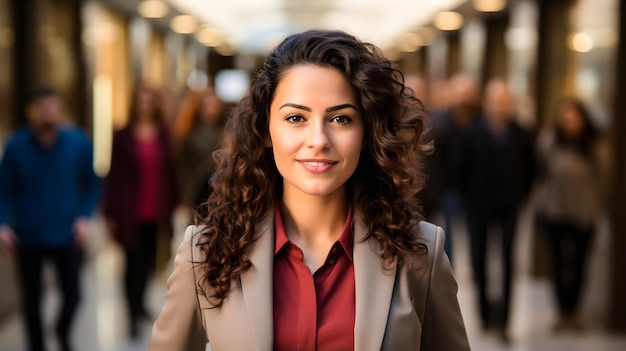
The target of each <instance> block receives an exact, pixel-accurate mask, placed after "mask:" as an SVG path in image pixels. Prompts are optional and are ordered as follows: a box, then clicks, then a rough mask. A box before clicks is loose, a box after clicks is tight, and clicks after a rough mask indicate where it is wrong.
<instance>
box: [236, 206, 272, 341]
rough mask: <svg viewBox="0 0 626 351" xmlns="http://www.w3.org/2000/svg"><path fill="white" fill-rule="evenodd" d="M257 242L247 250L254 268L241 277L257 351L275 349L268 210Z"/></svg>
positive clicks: (261, 224)
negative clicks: (273, 347)
mask: <svg viewBox="0 0 626 351" xmlns="http://www.w3.org/2000/svg"><path fill="white" fill-rule="evenodd" d="M255 239H256V241H254V242H253V243H252V244H251V245H250V247H249V248H248V258H249V259H250V262H251V263H252V267H250V269H248V270H246V271H245V272H243V273H242V274H241V289H242V292H243V297H244V300H245V303H246V310H247V311H248V320H249V321H250V328H251V330H252V338H253V340H254V343H255V346H256V347H255V349H256V350H267V351H269V350H272V345H273V341H274V323H273V316H274V310H273V303H272V301H273V284H272V279H273V272H274V216H273V211H269V212H268V213H267V214H266V216H265V217H264V218H263V220H261V222H260V223H259V224H258V225H257V229H256V233H255Z"/></svg>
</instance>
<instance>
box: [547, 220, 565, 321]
mask: <svg viewBox="0 0 626 351" xmlns="http://www.w3.org/2000/svg"><path fill="white" fill-rule="evenodd" d="M544 228H545V232H546V235H547V237H548V243H549V249H550V263H551V266H552V279H553V288H554V293H555V297H556V302H557V304H558V310H559V317H558V320H557V322H556V323H555V325H554V327H553V329H554V330H555V331H558V330H561V329H563V328H565V327H566V324H567V321H566V320H565V319H566V317H565V315H566V314H567V293H568V292H567V290H568V284H567V262H566V261H567V253H566V252H565V251H566V250H564V249H566V246H567V244H566V242H567V236H568V234H567V228H566V227H565V226H564V225H563V224H562V223H558V222H551V221H546V222H545V223H544Z"/></svg>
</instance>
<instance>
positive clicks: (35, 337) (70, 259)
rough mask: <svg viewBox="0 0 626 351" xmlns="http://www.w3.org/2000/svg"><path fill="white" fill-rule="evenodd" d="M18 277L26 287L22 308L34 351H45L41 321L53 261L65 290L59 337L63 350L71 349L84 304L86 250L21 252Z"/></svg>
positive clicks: (60, 286) (71, 248)
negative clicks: (47, 265) (45, 277)
mask: <svg viewBox="0 0 626 351" xmlns="http://www.w3.org/2000/svg"><path fill="white" fill-rule="evenodd" d="M17 258H18V264H17V268H18V277H19V280H20V283H21V287H22V307H23V311H24V320H25V322H26V335H27V337H28V341H29V342H28V344H29V347H30V350H33V351H40V350H45V349H46V345H45V336H44V333H43V322H42V318H41V298H42V292H43V289H42V268H43V264H44V262H45V261H52V263H53V264H54V267H55V270H56V277H57V281H58V286H59V288H60V290H61V298H62V300H61V310H60V312H59V315H58V318H57V323H56V328H55V331H56V334H57V336H58V337H59V341H60V343H61V345H62V347H63V349H69V332H70V327H71V324H72V320H73V319H74V315H75V312H76V308H77V307H78V302H79V300H80V279H79V278H80V277H79V276H80V267H81V265H82V260H83V254H82V250H79V249H76V248H74V247H69V248H61V249H24V248H21V249H19V250H18V256H17Z"/></svg>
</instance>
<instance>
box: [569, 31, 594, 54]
mask: <svg viewBox="0 0 626 351" xmlns="http://www.w3.org/2000/svg"><path fill="white" fill-rule="evenodd" d="M569 46H570V48H571V49H572V50H574V51H578V52H589V51H591V49H593V39H592V38H591V36H590V35H589V34H587V33H575V34H573V35H571V36H570V40H569Z"/></svg>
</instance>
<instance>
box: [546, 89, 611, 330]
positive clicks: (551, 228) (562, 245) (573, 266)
mask: <svg viewBox="0 0 626 351" xmlns="http://www.w3.org/2000/svg"><path fill="white" fill-rule="evenodd" d="M538 150H539V156H540V163H539V164H540V165H541V167H540V169H541V170H542V172H541V178H542V179H541V181H542V188H541V190H542V191H541V193H540V197H539V199H538V200H539V201H538V219H539V223H540V224H541V225H542V227H543V229H544V230H545V233H546V234H547V236H548V240H549V244H550V256H551V261H552V272H553V279H554V288H555V295H556V298H557V301H558V305H559V306H558V307H559V316H558V319H557V321H556V322H555V324H554V327H553V329H554V330H555V331H560V330H564V329H574V330H581V329H582V328H583V325H582V324H581V321H580V320H579V319H578V315H577V313H578V302H579V299H580V294H581V292H582V287H583V281H584V280H583V277H584V270H585V266H586V262H587V256H588V252H589V247H590V243H591V239H592V238H593V232H594V231H595V229H594V227H595V222H596V220H597V218H598V215H599V214H600V212H601V211H602V209H603V207H604V200H605V199H606V194H607V191H608V187H609V184H610V180H609V178H610V173H611V152H610V151H611V150H610V145H609V143H608V140H607V139H606V138H604V137H603V136H602V134H601V133H600V132H599V131H598V130H597V129H596V128H595V127H594V125H593V123H592V121H591V117H590V114H589V112H588V111H587V109H586V107H585V106H584V104H583V103H582V102H581V101H579V100H577V99H572V98H568V99H564V100H563V101H561V102H560V103H559V105H558V106H557V108H556V114H555V126H554V128H553V129H551V130H548V131H545V132H543V133H542V134H541V135H540V139H539V144H538Z"/></svg>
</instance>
